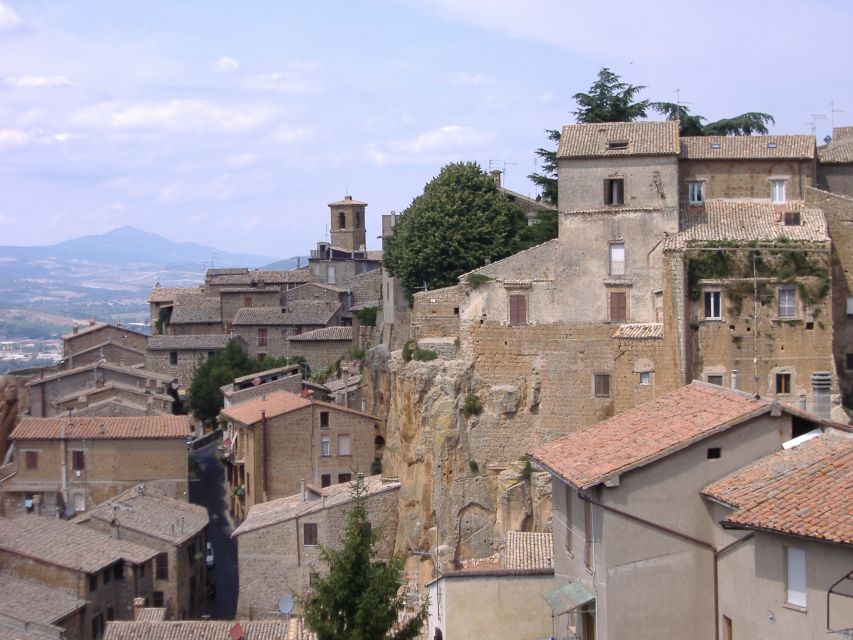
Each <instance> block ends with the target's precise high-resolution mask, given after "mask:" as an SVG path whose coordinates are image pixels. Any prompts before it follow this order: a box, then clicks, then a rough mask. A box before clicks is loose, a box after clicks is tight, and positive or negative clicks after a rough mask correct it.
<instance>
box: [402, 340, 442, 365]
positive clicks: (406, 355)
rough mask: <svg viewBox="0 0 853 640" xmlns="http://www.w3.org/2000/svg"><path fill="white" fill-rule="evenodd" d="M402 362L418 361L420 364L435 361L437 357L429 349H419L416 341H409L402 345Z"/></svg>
mask: <svg viewBox="0 0 853 640" xmlns="http://www.w3.org/2000/svg"><path fill="white" fill-rule="evenodd" d="M402 355H403V362H411V361H412V360H418V361H420V362H428V361H429V360H435V359H436V358H437V357H438V354H437V353H436V352H435V351H432V350H431V349H421V348H420V347H419V346H418V341H417V340H409V341H408V342H406V344H404V345H403V354H402Z"/></svg>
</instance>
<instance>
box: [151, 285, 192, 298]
mask: <svg viewBox="0 0 853 640" xmlns="http://www.w3.org/2000/svg"><path fill="white" fill-rule="evenodd" d="M203 295H204V290H203V289H202V288H201V287H161V286H160V284H159V283H158V284H157V285H155V286H154V288H153V289H151V293H149V294H148V302H174V301H175V298H177V297H179V296H203Z"/></svg>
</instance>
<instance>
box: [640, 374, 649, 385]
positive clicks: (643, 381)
mask: <svg viewBox="0 0 853 640" xmlns="http://www.w3.org/2000/svg"><path fill="white" fill-rule="evenodd" d="M651 383H652V373H651V371H641V372H640V384H642V385H648V384H651Z"/></svg>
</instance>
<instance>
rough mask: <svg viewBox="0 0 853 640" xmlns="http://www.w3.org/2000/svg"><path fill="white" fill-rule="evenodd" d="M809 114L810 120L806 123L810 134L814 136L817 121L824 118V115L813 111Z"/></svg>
mask: <svg viewBox="0 0 853 640" xmlns="http://www.w3.org/2000/svg"><path fill="white" fill-rule="evenodd" d="M811 116H812V121H811V122H810V123H809V124H808V126H809V127H811V131H812V135H813V136H816V135H817V121H818V120H826V116H825V115H824V114H822V113H813V114H811Z"/></svg>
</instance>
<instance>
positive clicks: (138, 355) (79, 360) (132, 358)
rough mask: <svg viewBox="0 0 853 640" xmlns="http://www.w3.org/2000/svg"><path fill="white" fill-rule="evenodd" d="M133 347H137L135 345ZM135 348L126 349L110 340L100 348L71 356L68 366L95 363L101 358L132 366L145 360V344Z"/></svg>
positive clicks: (82, 365) (83, 365) (69, 367)
mask: <svg viewBox="0 0 853 640" xmlns="http://www.w3.org/2000/svg"><path fill="white" fill-rule="evenodd" d="M146 346H147V342H146ZM133 349H135V347H134V348H133ZM133 349H125V348H122V347H121V346H120V345H117V344H115V343H113V342H109V343H107V344H105V345H103V346H102V347H100V348H98V349H93V350H92V351H87V352H86V353H81V354H79V355H72V356H70V357H69V359H68V367H67V368H68V369H71V368H73V367H85V366H86V365H87V364H94V363H95V362H100V361H101V360H106V361H107V362H112V363H114V364H117V365H121V366H124V367H131V366H133V365H137V364H142V363H143V362H145V347H144V346H143V347H142V349H136V350H133Z"/></svg>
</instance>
